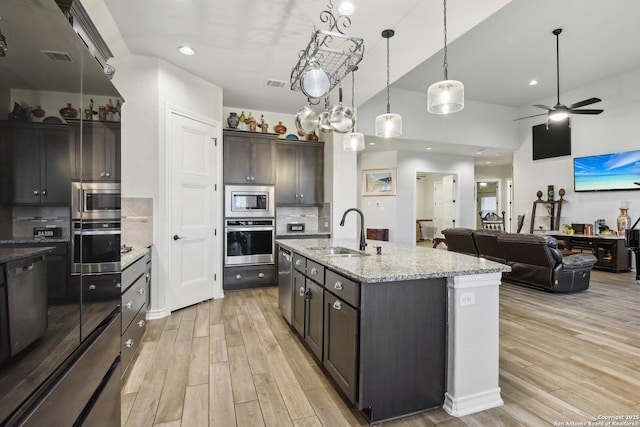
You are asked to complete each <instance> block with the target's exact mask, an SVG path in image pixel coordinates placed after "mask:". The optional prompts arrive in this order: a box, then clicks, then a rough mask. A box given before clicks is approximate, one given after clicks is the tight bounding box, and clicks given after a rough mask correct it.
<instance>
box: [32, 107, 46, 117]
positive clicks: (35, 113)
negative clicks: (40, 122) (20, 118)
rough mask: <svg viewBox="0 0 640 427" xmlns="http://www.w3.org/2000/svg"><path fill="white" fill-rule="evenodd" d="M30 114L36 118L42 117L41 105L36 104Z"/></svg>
mask: <svg viewBox="0 0 640 427" xmlns="http://www.w3.org/2000/svg"><path fill="white" fill-rule="evenodd" d="M31 114H33V116H34V117H37V118H40V117H44V110H43V109H42V107H40V106H39V105H38V106H37V107H36V108H34V109H33V111H32V112H31Z"/></svg>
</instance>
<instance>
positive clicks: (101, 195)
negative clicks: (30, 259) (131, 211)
mask: <svg viewBox="0 0 640 427" xmlns="http://www.w3.org/2000/svg"><path fill="white" fill-rule="evenodd" d="M120 200H121V192H120V183H119V182H82V183H81V182H73V183H72V184H71V216H72V218H71V219H72V233H73V237H72V240H71V247H72V254H73V257H72V258H73V261H72V265H71V273H72V274H80V273H83V274H102V273H113V272H119V271H120V245H121V234H122V230H121V226H120V224H121V223H120V212H121V206H120Z"/></svg>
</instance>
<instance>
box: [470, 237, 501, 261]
mask: <svg viewBox="0 0 640 427" xmlns="http://www.w3.org/2000/svg"><path fill="white" fill-rule="evenodd" d="M502 234H505V232H504V231H501V230H487V229H481V230H474V231H473V240H474V241H475V242H476V248H478V256H479V257H481V258H485V259H488V260H490V261H495V262H499V263H502V264H506V263H507V261H506V260H505V258H504V252H503V250H502V248H501V247H500V245H499V244H498V236H500V235H502Z"/></svg>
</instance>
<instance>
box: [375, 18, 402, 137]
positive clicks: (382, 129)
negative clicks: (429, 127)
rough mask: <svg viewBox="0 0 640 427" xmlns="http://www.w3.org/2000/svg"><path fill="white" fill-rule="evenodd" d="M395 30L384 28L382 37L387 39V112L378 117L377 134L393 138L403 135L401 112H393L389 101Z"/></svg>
mask: <svg viewBox="0 0 640 427" xmlns="http://www.w3.org/2000/svg"><path fill="white" fill-rule="evenodd" d="M394 34H395V31H393V30H384V31H383V32H382V37H384V38H385V39H387V112H386V113H385V114H380V115H379V116H378V117H376V136H381V137H383V138H393V137H397V136H400V135H402V117H400V115H399V114H393V113H391V106H390V102H389V39H390V38H391V37H393V35H394Z"/></svg>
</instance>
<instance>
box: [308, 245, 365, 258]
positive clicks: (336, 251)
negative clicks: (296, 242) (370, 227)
mask: <svg viewBox="0 0 640 427" xmlns="http://www.w3.org/2000/svg"><path fill="white" fill-rule="evenodd" d="M307 249H309V250H312V251H316V252H318V253H319V254H320V255H325V256H340V257H360V256H367V255H369V254H366V253H364V252H360V251H357V250H355V249H349V248H345V247H342V246H316V247H311V248H307Z"/></svg>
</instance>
